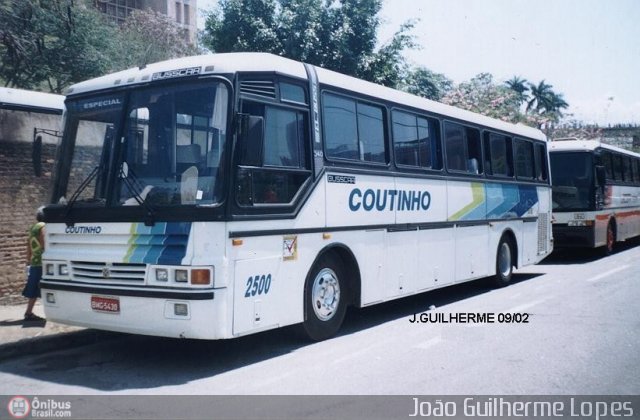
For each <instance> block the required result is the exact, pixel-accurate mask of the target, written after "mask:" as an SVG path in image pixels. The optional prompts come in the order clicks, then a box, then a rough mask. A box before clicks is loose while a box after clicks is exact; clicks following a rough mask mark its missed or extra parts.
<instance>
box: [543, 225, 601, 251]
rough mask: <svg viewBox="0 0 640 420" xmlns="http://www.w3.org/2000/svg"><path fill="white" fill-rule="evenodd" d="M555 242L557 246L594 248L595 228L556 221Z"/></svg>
mask: <svg viewBox="0 0 640 420" xmlns="http://www.w3.org/2000/svg"><path fill="white" fill-rule="evenodd" d="M553 244H554V247H555V248H584V247H589V248H593V247H595V230H594V228H593V226H569V225H568V224H566V223H554V224H553Z"/></svg>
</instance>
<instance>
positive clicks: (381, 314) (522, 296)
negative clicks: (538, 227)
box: [0, 244, 640, 395]
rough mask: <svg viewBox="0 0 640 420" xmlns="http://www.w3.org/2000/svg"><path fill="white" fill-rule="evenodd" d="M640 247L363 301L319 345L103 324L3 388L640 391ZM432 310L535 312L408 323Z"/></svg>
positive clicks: (24, 366) (28, 363) (5, 378)
mask: <svg viewBox="0 0 640 420" xmlns="http://www.w3.org/2000/svg"><path fill="white" fill-rule="evenodd" d="M634 245H636V246H633V247H632V246H627V247H626V248H624V249H623V250H621V251H620V252H618V253H617V254H615V255H613V256H610V257H607V258H598V257H596V256H595V255H590V256H587V257H581V256H579V255H578V254H575V253H569V254H565V255H558V256H556V255H554V256H552V257H551V258H550V259H548V260H547V261H546V262H544V263H543V264H541V265H538V266H535V267H528V268H525V269H523V270H521V271H520V272H519V273H518V274H517V275H516V277H515V284H513V285H511V286H509V287H507V288H503V289H497V290H494V289H490V288H487V287H485V286H484V285H483V284H482V283H480V282H474V283H471V284H467V285H460V286H455V287H451V288H447V289H444V290H440V291H435V292H431V293H427V294H423V295H420V296H415V297H410V298H406V299H402V300H400V301H395V302H390V303H387V304H383V305H378V306H375V307H371V308H366V309H361V310H353V311H351V312H350V313H349V314H348V318H347V321H346V324H345V326H344V328H343V330H342V333H341V335H339V336H338V337H336V338H334V339H331V340H328V341H325V342H321V343H313V344H309V343H306V342H304V341H301V340H300V339H299V338H298V337H297V336H296V335H295V334H293V332H292V331H291V329H282V330H278V331H272V332H266V333H262V334H258V335H254V336H249V337H244V338H240V339H236V340H230V341H215V342H202V341H180V340H170V339H161V338H154V337H142V336H130V335H124V334H115V335H114V334H105V335H104V341H102V342H99V343H98V344H90V345H84V346H80V347H76V348H72V349H67V350H61V351H53V352H49V353H47V354H35V355H27V356H23V357H13V358H11V359H9V360H5V361H2V362H0V394H10V395H16V394H39V395H44V394H103V393H108V394H164V395H166V394H200V395H202V394H430V395H435V394H467V393H470V394H485V395H486V394H558V393H561V394H635V395H637V394H640V375H638V372H639V368H638V366H640V351H639V350H640V334H639V331H640V312H639V311H638V302H639V301H640V264H638V261H640V246H637V244H634ZM433 306H435V308H433ZM430 307H432V309H431V310H429V308H430ZM425 311H428V313H430V314H432V316H434V314H440V315H439V316H443V317H445V318H447V319H448V317H449V314H461V313H491V314H495V315H496V317H497V316H498V315H500V316H503V315H504V314H513V313H519V314H523V313H527V314H529V317H528V321H529V322H528V323H526V324H524V323H520V324H503V323H491V324H490V323H482V324H472V323H466V324H462V323H448V324H444V323H436V324H432V323H411V322H410V320H411V319H412V318H413V316H414V314H416V313H417V314H420V313H422V312H425ZM501 314H502V315H501Z"/></svg>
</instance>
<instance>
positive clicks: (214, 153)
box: [115, 83, 228, 207]
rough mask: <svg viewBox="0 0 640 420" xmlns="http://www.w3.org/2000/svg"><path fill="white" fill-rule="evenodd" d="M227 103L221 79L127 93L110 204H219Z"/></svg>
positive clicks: (226, 94)
mask: <svg viewBox="0 0 640 420" xmlns="http://www.w3.org/2000/svg"><path fill="white" fill-rule="evenodd" d="M227 104H228V91H227V88H226V87H225V86H224V85H223V84H222V83H216V84H196V85H191V86H186V87H175V88H173V89H168V88H166V87H162V88H152V89H145V90H140V91H135V92H133V93H132V94H131V96H130V100H129V107H128V111H127V122H126V125H125V130H124V140H123V144H122V148H121V150H120V152H121V153H120V163H119V165H120V166H119V170H118V179H119V180H120V182H119V185H118V191H117V197H116V200H115V203H116V205H122V206H130V205H140V204H142V203H143V202H144V203H145V205H150V206H154V207H157V206H167V205H214V204H216V203H219V202H220V201H221V199H222V197H221V192H222V188H221V187H222V184H223V181H222V176H223V175H222V174H223V173H224V169H223V168H222V162H223V160H222V154H223V149H224V144H225V139H226V122H227Z"/></svg>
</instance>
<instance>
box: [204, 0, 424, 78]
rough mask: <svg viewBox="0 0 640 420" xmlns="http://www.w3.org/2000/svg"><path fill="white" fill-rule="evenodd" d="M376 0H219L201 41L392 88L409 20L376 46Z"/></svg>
mask: <svg viewBox="0 0 640 420" xmlns="http://www.w3.org/2000/svg"><path fill="white" fill-rule="evenodd" d="M381 7H382V1H381V0H336V1H332V0H325V1H319V0H221V1H220V3H219V7H218V9H217V10H216V11H214V12H212V13H210V14H209V16H208V17H207V20H206V24H205V30H204V34H203V44H204V45H205V46H206V47H207V48H209V49H210V50H211V51H214V52H232V51H263V52H270V53H273V54H278V55H282V56H284V57H288V58H292V59H295V60H300V61H304V62H307V63H310V64H315V65H318V66H322V67H324V68H328V69H331V70H335V71H338V72H341V73H345V74H348V75H352V76H356V77H360V78H363V79H366V80H369V81H373V82H376V83H381V84H384V85H387V86H393V87H395V86H396V85H398V84H399V83H400V82H401V81H402V80H403V77H404V76H405V73H406V67H407V65H406V62H405V60H404V57H403V56H402V52H403V51H404V50H405V49H406V48H413V47H415V44H414V42H413V36H412V35H411V34H410V30H411V29H412V27H413V23H412V22H407V23H405V24H404V25H402V26H401V27H400V29H399V30H398V31H397V32H396V34H395V35H394V37H393V38H392V39H391V40H390V41H389V42H388V43H386V44H384V45H382V46H381V47H380V48H378V49H376V34H377V31H378V28H379V26H380V18H379V17H378V13H379V12H380V9H381Z"/></svg>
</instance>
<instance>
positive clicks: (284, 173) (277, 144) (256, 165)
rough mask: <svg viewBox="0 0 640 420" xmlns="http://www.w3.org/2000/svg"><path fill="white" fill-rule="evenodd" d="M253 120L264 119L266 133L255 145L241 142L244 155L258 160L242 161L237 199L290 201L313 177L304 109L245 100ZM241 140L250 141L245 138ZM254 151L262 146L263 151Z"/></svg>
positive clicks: (246, 202)
mask: <svg viewBox="0 0 640 420" xmlns="http://www.w3.org/2000/svg"><path fill="white" fill-rule="evenodd" d="M243 111H244V112H247V113H249V114H250V117H249V118H250V119H258V118H259V119H263V121H264V122H263V130H264V131H263V132H262V133H261V136H260V138H259V139H257V140H256V141H255V142H253V143H252V144H250V145H249V144H243V145H240V148H239V149H240V150H243V151H244V153H243V156H244V155H248V154H251V155H255V156H258V157H259V158H258V159H250V160H244V161H243V160H241V161H240V165H241V167H240V169H239V172H238V186H237V190H236V198H237V200H238V203H239V204H240V205H243V206H251V205H254V204H288V203H291V202H292V200H293V198H294V197H295V195H296V194H297V192H298V191H299V189H300V188H301V187H302V185H303V184H304V183H305V181H306V180H307V179H308V178H309V176H310V170H309V168H310V163H309V159H307V143H308V141H307V140H308V130H307V129H306V127H307V124H308V122H307V118H308V117H307V115H306V114H305V113H304V112H301V111H297V110H294V109H289V108H285V107H278V106H272V105H265V104H258V103H250V102H245V103H244V104H243ZM254 140H255V139H254ZM242 141H244V142H246V141H248V139H247V138H243V139H242ZM247 147H249V148H251V149H254V150H253V151H254V152H255V151H257V149H260V153H249V152H251V151H248V150H244V149H243V148H247Z"/></svg>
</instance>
